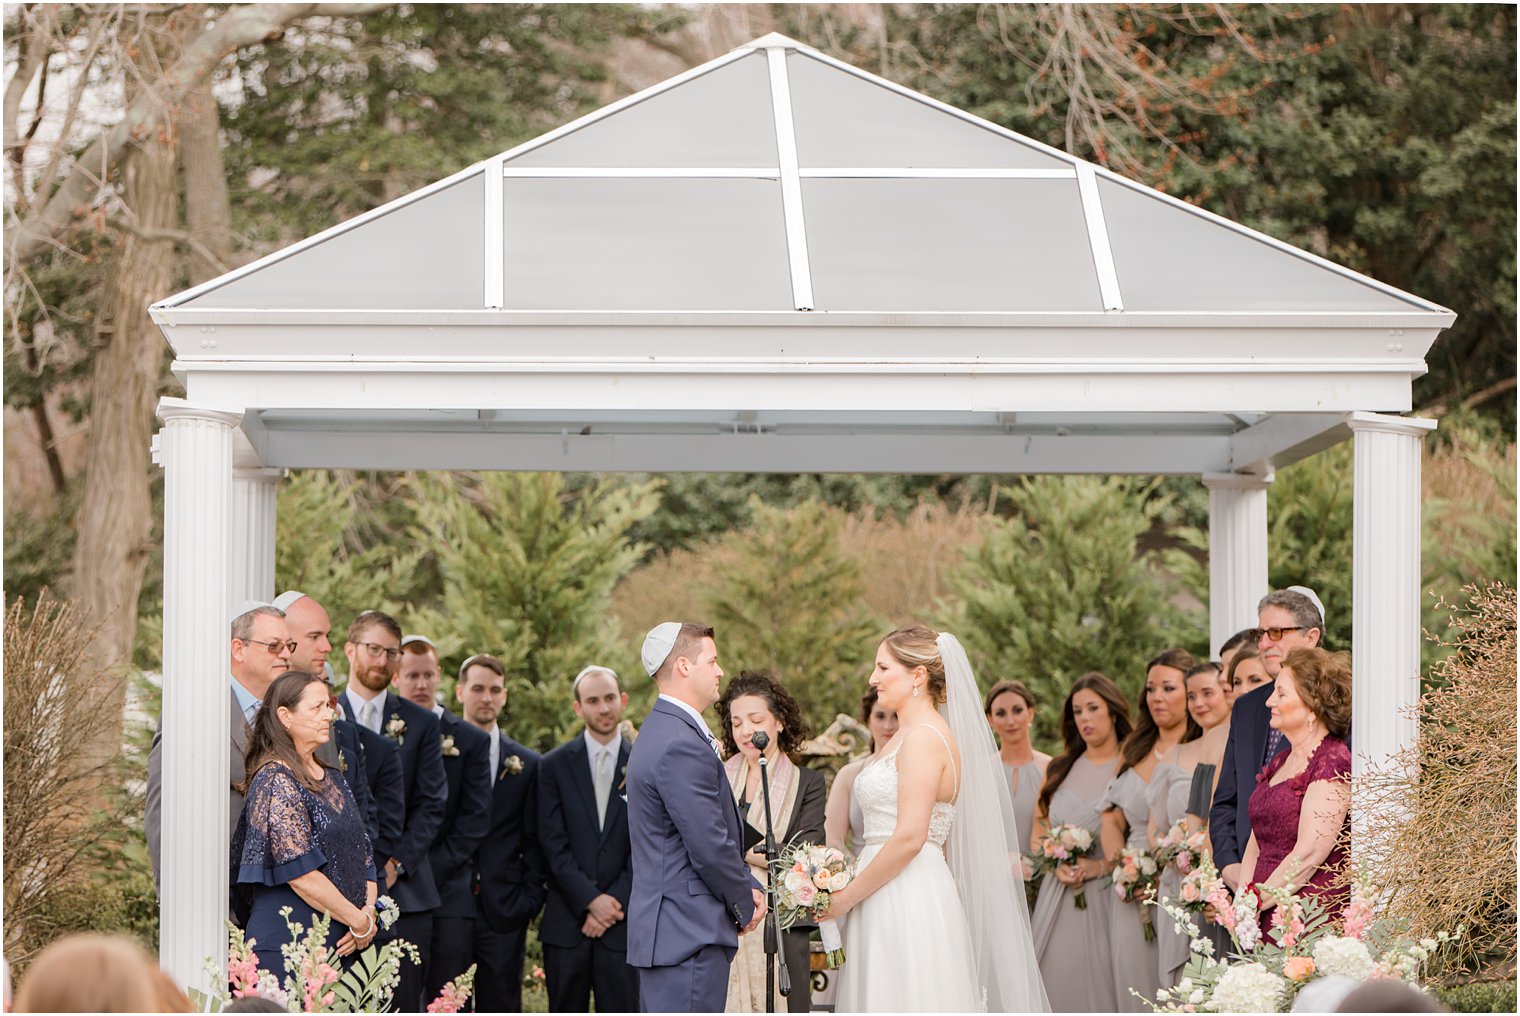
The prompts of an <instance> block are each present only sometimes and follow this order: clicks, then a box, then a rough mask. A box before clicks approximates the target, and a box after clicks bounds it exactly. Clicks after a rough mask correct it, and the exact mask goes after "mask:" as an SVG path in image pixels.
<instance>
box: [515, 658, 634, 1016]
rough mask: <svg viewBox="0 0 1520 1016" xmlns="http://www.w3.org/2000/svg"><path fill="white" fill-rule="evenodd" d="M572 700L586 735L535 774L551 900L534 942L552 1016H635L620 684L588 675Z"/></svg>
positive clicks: (624, 699) (600, 673)
mask: <svg viewBox="0 0 1520 1016" xmlns="http://www.w3.org/2000/svg"><path fill="white" fill-rule="evenodd" d="M570 692H571V694H572V695H573V696H574V698H575V702H574V708H575V715H577V716H579V717H580V718H581V720H582V721H583V722H584V723H585V729H584V730H583V731H582V732H581V734H580V735H579V736H577V737H575V738H574V739H572V740H570V741H568V742H566V743H565V744H562V745H560V746H559V747H558V748H555V749H554V750H553V751H551V752H549V754H547V755H545V756H544V760H543V763H542V764H541V765H540V766H539V776H538V794H539V798H538V807H539V830H538V835H539V842H540V843H542V844H543V848H544V857H545V858H546V859H547V862H548V865H549V896H548V902H547V903H546V904H545V906H544V919H543V921H541V922H540V923H539V928H538V937H539V940H540V941H541V942H542V943H543V946H544V976H545V979H546V981H547V987H548V989H549V1011H550V1012H589V1011H590V1003H591V995H592V992H595V993H596V1011H597V1012H636V1011H637V1010H638V1007H639V978H638V971H636V970H635V969H634V968H633V967H630V966H629V965H628V922H627V920H626V918H627V916H628V915H627V910H628V894H629V891H630V890H631V889H632V888H633V857H632V852H631V851H630V849H629V843H628V803H627V801H626V800H625V798H624V796H623V795H624V793H625V788H624V784H623V780H624V776H625V774H626V772H627V769H628V752H629V750H630V748H631V745H630V744H629V742H628V741H626V740H624V739H623V736H622V734H621V733H620V732H619V730H618V724H619V722H620V721H621V720H622V718H623V710H625V709H627V708H628V695H627V693H626V692H624V691H623V689H622V688H621V686H620V685H619V684H618V676H617V674H615V673H613V672H612V671H611V670H608V669H607V668H606V667H597V666H591V667H587V668H586V669H584V670H582V671H581V672H580V673H579V674H577V675H576V677H575V681H574V683H573V684H572V685H571V686H570Z"/></svg>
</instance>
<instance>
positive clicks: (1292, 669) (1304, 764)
mask: <svg viewBox="0 0 1520 1016" xmlns="http://www.w3.org/2000/svg"><path fill="white" fill-rule="evenodd" d="M1267 707H1268V708H1269V709H1271V710H1272V719H1271V721H1270V722H1271V724H1272V729H1274V730H1278V731H1281V733H1282V735H1283V737H1285V738H1286V739H1287V742H1288V747H1287V748H1285V749H1283V750H1282V751H1281V752H1279V753H1278V754H1277V755H1276V756H1275V757H1274V758H1273V759H1272V761H1270V762H1268V763H1267V764H1266V767H1265V768H1263V769H1262V771H1261V773H1260V775H1258V776H1257V777H1256V790H1255V792H1254V793H1252V794H1251V803H1250V805H1249V807H1250V813H1251V838H1250V840H1249V841H1247V843H1246V850H1245V856H1244V857H1242V858H1241V861H1240V873H1241V878H1240V884H1241V887H1242V889H1241V891H1242V892H1258V893H1259V891H1260V889H1261V888H1272V889H1286V890H1288V891H1289V892H1291V893H1293V894H1294V895H1297V896H1317V897H1319V899H1320V901H1321V902H1322V903H1323V904H1324V905H1325V906H1326V908H1327V909H1328V910H1329V912H1330V915H1331V917H1332V919H1339V917H1340V915H1341V913H1342V911H1344V910H1345V907H1346V902H1347V900H1348V898H1349V894H1350V889H1349V887H1348V886H1347V885H1346V884H1345V883H1344V881H1343V880H1342V879H1341V877H1340V875H1341V869H1342V868H1343V867H1344V866H1345V864H1346V842H1345V836H1344V833H1345V830H1346V825H1347V823H1349V822H1350V816H1351V749H1350V748H1349V747H1347V745H1346V734H1347V733H1348V732H1350V730H1351V658H1350V657H1349V656H1347V655H1346V654H1345V653H1329V652H1326V651H1325V650H1323V649H1320V648H1319V647H1317V646H1315V647H1312V648H1300V649H1294V650H1292V651H1290V652H1289V653H1288V655H1287V656H1285V657H1283V662H1282V669H1281V670H1280V671H1278V673H1277V687H1276V688H1275V689H1274V690H1273V692H1272V695H1271V697H1270V698H1268V699H1267ZM1262 903H1263V906H1264V907H1266V906H1270V901H1269V900H1265V899H1264V900H1263V901H1262ZM1270 922H1271V917H1270V915H1269V912H1268V911H1267V910H1265V909H1264V910H1263V911H1262V930H1263V931H1265V930H1266V929H1267V928H1268V927H1269V926H1270Z"/></svg>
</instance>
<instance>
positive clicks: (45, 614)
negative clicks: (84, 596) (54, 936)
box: [3, 591, 122, 963]
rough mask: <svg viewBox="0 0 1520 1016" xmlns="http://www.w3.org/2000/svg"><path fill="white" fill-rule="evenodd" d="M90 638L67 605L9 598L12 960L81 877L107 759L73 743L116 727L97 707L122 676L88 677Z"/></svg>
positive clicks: (114, 718)
mask: <svg viewBox="0 0 1520 1016" xmlns="http://www.w3.org/2000/svg"><path fill="white" fill-rule="evenodd" d="M92 639H93V634H92V633H91V632H89V631H83V630H81V621H80V618H79V614H78V612H77V611H76V609H75V607H74V605H73V604H72V603H70V602H65V601H59V600H55V599H52V598H51V597H50V596H49V595H48V594H47V592H46V591H44V592H43V593H42V594H40V595H39V596H38V597H37V600H36V602H35V603H34V604H33V605H32V609H31V610H28V609H27V604H26V603H25V601H24V600H21V599H16V600H15V601H13V602H12V603H11V604H10V606H9V608H8V609H7V610H6V612H5V657H4V659H5V711H4V719H5V779H4V799H3V801H4V804H3V806H4V813H5V836H4V844H5V925H6V927H5V949H6V953H7V958H8V959H10V960H11V961H12V962H13V963H17V962H24V961H25V959H26V958H27V957H28V956H29V955H30V953H31V952H33V951H34V950H36V949H37V948H40V947H41V946H42V945H43V944H45V942H46V941H47V939H48V938H50V937H51V933H52V931H53V930H54V929H50V928H48V927H45V926H44V925H45V924H46V923H47V922H46V919H45V918H46V915H47V914H48V913H49V912H50V911H51V909H52V907H51V903H52V902H53V901H54V900H56V899H58V898H59V897H60V895H61V894H65V893H69V892H71V891H75V890H76V889H77V886H78V884H79V882H80V880H81V879H83V878H84V877H85V876H86V874H87V873H86V872H85V871H84V868H85V867H86V864H85V863H84V862H85V861H86V856H85V855H86V852H87V851H88V849H89V848H90V846H91V845H92V843H93V841H94V839H95V831H94V830H93V828H92V827H91V825H90V823H89V818H90V815H91V813H92V812H93V811H94V809H96V808H97V807H99V806H101V804H102V803H103V797H102V791H103V789H104V788H103V787H102V783H101V781H102V779H103V777H104V776H105V774H106V772H107V770H108V769H109V768H110V767H111V765H112V764H113V763H114V759H112V760H108V761H107V762H106V763H105V764H103V765H97V764H93V763H92V762H90V761H88V759H87V757H86V756H85V754H84V753H82V752H80V751H78V747H79V745H80V744H89V743H92V742H93V741H95V740H97V739H98V738H99V737H100V736H101V735H103V734H104V733H105V732H107V731H108V730H109V729H111V728H113V727H116V726H119V725H120V723H121V717H120V716H119V715H111V714H110V712H109V711H107V710H103V709H100V708H99V705H100V703H101V702H102V701H114V700H115V698H114V694H113V690H112V689H111V687H110V685H111V683H112V682H113V681H118V682H119V681H121V680H122V679H121V678H120V677H111V676H108V675H106V674H101V673H98V672H92V671H91V669H90V664H89V659H90V656H89V654H88V652H87V650H88V648H89V646H90V644H91V641H92Z"/></svg>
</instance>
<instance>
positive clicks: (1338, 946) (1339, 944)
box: [1314, 935, 1375, 981]
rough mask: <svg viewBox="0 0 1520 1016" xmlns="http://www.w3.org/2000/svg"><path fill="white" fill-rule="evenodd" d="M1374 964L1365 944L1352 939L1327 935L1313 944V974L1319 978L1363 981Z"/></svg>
mask: <svg viewBox="0 0 1520 1016" xmlns="http://www.w3.org/2000/svg"><path fill="white" fill-rule="evenodd" d="M1374 966H1375V964H1374V963H1373V961H1372V954H1371V953H1369V952H1368V951H1367V944H1366V943H1365V942H1361V941H1358V940H1357V939H1354V938H1342V937H1341V936H1339V935H1327V936H1326V937H1324V938H1322V939H1320V940H1319V941H1318V942H1316V943H1314V967H1315V972H1316V973H1318V974H1319V976H1321V977H1334V976H1336V975H1339V976H1341V977H1350V978H1353V979H1355V980H1358V981H1365V980H1366V979H1367V978H1368V977H1370V976H1371V975H1372V970H1373V967H1374Z"/></svg>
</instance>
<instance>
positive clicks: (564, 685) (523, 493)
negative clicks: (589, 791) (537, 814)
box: [404, 473, 658, 749]
mask: <svg viewBox="0 0 1520 1016" xmlns="http://www.w3.org/2000/svg"><path fill="white" fill-rule="evenodd" d="M411 488H412V494H411V496H412V498H413V503H414V508H415V512H416V518H415V522H414V523H413V524H412V527H411V531H410V532H409V534H408V536H407V540H408V541H409V542H410V543H412V544H415V545H416V546H418V547H422V548H425V549H426V550H427V551H428V552H429V553H430V554H431V556H432V558H433V560H434V563H435V565H436V567H437V569H438V573H439V577H440V578H441V580H442V592H441V595H440V597H439V598H438V599H437V600H436V601H435V602H433V603H428V604H424V605H421V606H418V607H417V608H416V609H414V610H413V611H411V612H410V613H409V614H408V615H407V616H406V617H405V619H404V626H405V627H406V629H407V630H408V631H417V632H423V633H426V634H427V635H428V636H429V637H430V638H432V639H433V640H434V641H435V642H437V643H438V645H439V648H440V651H441V654H442V657H443V660H442V662H443V671H444V682H443V683H444V688H445V690H447V689H450V688H452V686H453V683H454V678H455V675H456V672H457V668H458V666H459V664H460V663H462V662H463V661H464V659H465V658H466V657H467V656H470V655H472V654H474V653H480V652H487V653H491V654H492V655H494V656H496V657H498V658H499V659H500V660H501V661H502V663H504V664H505V665H506V668H507V715H508V720H507V727H508V729H509V730H510V731H511V733H512V736H513V737H515V738H517V739H518V740H519V741H522V742H523V743H525V744H527V745H529V746H531V747H533V748H537V749H547V748H550V747H552V746H553V745H554V744H556V743H557V742H558V741H559V740H561V739H562V738H563V737H564V736H565V735H567V734H568V733H569V732H570V730H571V729H572V727H573V726H574V722H573V721H574V717H573V715H572V714H571V712H570V701H571V699H570V682H571V680H572V679H573V678H574V677H575V675H576V673H577V672H579V671H580V669H581V668H582V667H584V666H586V665H587V664H591V663H599V664H603V665H605V666H609V667H611V668H612V669H614V670H615V671H617V672H618V674H619V675H621V676H622V677H623V679H624V682H625V684H626V683H628V682H633V681H637V680H639V679H642V677H643V675H642V672H641V671H639V670H638V669H637V667H638V664H637V661H638V647H637V644H636V643H635V642H633V641H632V640H631V638H629V637H624V635H623V633H622V632H621V631H619V629H618V625H617V623H616V621H615V620H614V619H613V617H612V610H611V599H612V587H613V586H614V585H616V584H617V581H618V579H620V578H622V576H623V575H625V574H627V573H628V571H630V570H631V569H632V568H633V566H634V565H635V564H636V563H637V562H638V560H639V557H640V555H641V554H642V552H643V548H642V547H641V546H640V545H639V544H637V543H633V542H630V541H629V540H628V530H629V528H630V527H631V526H632V525H633V524H634V523H636V522H638V521H639V520H640V519H643V518H645V517H647V516H648V515H649V514H650V513H651V512H653V511H654V510H655V506H656V505H657V504H658V497H657V493H656V490H657V488H656V485H655V484H654V483H625V482H622V481H619V480H598V481H596V482H594V483H590V484H585V485H582V486H581V487H579V489H578V490H577V491H575V492H574V493H570V492H569V491H567V489H566V485H565V480H564V477H563V476H562V475H561V474H559V473H482V474H479V475H478V476H470V475H469V474H442V473H440V474H428V473H424V474H419V475H417V476H415V477H414V478H413V479H412V482H411Z"/></svg>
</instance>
